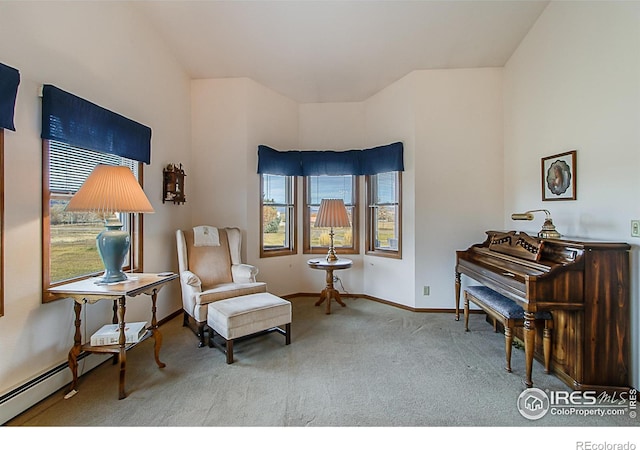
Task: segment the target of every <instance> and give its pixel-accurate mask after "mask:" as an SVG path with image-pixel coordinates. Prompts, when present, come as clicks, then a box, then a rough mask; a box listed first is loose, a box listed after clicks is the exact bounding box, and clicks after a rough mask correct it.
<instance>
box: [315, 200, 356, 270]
mask: <svg viewBox="0 0 640 450" xmlns="http://www.w3.org/2000/svg"><path fill="white" fill-rule="evenodd" d="M315 226H316V227H323V228H326V227H329V228H331V232H330V233H329V236H330V237H331V245H330V246H329V252H328V253H327V261H329V262H332V261H337V260H338V256H337V255H336V250H335V248H334V247H333V235H334V233H333V228H334V227H336V228H345V227H350V226H351V223H350V222H349V214H347V208H346V207H345V206H344V201H343V200H342V199H340V198H323V199H322V201H321V202H320V208H318V215H317V216H316V222H315Z"/></svg>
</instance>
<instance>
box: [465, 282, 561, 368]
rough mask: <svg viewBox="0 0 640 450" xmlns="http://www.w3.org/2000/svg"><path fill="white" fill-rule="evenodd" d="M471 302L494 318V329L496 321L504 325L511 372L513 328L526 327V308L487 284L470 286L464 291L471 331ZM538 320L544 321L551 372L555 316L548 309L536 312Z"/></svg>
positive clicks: (545, 350) (544, 337)
mask: <svg viewBox="0 0 640 450" xmlns="http://www.w3.org/2000/svg"><path fill="white" fill-rule="evenodd" d="M469 302H473V303H475V304H476V305H478V306H479V307H480V308H481V309H482V310H483V311H484V312H485V313H486V314H487V315H488V316H489V317H491V318H492V319H493V330H494V331H497V327H496V321H500V322H501V323H502V325H503V326H504V339H505V352H506V358H507V366H506V368H505V369H506V370H507V372H511V345H512V344H513V328H515V327H524V309H523V308H522V307H521V306H520V305H518V304H517V303H516V302H514V301H513V300H511V299H509V298H507V297H505V296H504V295H502V294H499V293H497V292H495V291H494V290H492V289H490V288H488V287H486V286H469V287H468V288H467V289H466V290H465V291H464V330H465V331H469ZM535 318H536V321H544V331H543V334H542V339H543V350H544V370H545V372H546V373H550V365H551V330H552V329H553V317H552V316H551V313H550V312H548V311H541V312H537V313H536V316H535Z"/></svg>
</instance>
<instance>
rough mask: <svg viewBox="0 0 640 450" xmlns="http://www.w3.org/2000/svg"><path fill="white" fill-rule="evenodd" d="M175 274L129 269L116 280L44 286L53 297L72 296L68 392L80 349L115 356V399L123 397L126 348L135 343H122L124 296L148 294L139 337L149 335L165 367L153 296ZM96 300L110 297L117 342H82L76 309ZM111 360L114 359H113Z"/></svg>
mask: <svg viewBox="0 0 640 450" xmlns="http://www.w3.org/2000/svg"><path fill="white" fill-rule="evenodd" d="M176 278H178V275H177V274H173V273H172V274H169V275H166V276H164V275H159V274H153V273H132V274H130V275H129V279H128V280H126V281H123V282H120V283H112V284H97V283H96V282H97V280H99V278H89V279H86V280H81V281H75V282H72V283H67V284H63V285H60V286H56V287H52V288H49V289H47V292H48V293H50V294H52V295H53V296H55V298H72V299H73V300H74V302H75V303H74V305H73V307H74V311H75V316H76V317H75V328H76V330H75V335H74V337H73V347H71V350H69V369H70V370H71V374H72V375H73V382H72V383H71V387H70V389H69V391H68V392H71V391H75V390H76V388H77V386H78V355H79V354H80V352H82V351H85V352H91V353H112V354H114V357H115V356H116V355H117V356H118V362H119V363H120V383H119V390H118V393H119V395H118V399H123V398H125V397H126V393H125V390H124V375H125V370H126V362H127V350H129V349H130V348H131V347H133V346H135V345H136V344H126V339H125V332H124V329H125V320H124V314H125V309H126V307H125V302H126V297H135V296H137V295H140V294H146V295H149V296H151V326H149V327H148V328H147V332H146V334H145V335H144V336H143V338H142V339H140V341H142V340H144V339H146V338H147V337H149V336H153V339H154V341H155V345H154V356H155V360H156V364H157V365H158V367H159V368H163V367H165V364H164V363H163V362H161V361H160V359H159V355H160V346H161V345H162V335H161V334H160V331H159V330H158V325H157V322H156V298H157V295H158V292H159V291H160V289H161V288H162V287H163V286H164V285H165V284H166V283H168V282H169V281H172V280H175V279H176ZM99 300H112V301H113V321H112V323H117V324H118V326H119V329H120V337H119V340H118V344H115V345H101V346H92V345H90V344H89V343H87V344H84V345H83V344H82V333H81V332H80V313H81V312H82V305H84V304H85V303H96V302H97V301H99ZM114 362H115V360H114Z"/></svg>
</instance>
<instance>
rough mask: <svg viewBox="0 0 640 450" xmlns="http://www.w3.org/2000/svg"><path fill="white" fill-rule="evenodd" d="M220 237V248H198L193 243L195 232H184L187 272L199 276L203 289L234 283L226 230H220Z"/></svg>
mask: <svg viewBox="0 0 640 450" xmlns="http://www.w3.org/2000/svg"><path fill="white" fill-rule="evenodd" d="M218 236H219V239H220V245H219V246H200V247H196V246H195V245H194V242H193V239H194V236H193V230H185V231H184V240H185V243H186V247H187V260H188V267H187V270H189V271H190V272H193V273H195V274H197V275H198V277H199V278H200V281H201V282H202V286H203V289H206V287H207V286H216V285H218V284H222V283H231V282H233V278H232V276H231V256H230V254H229V242H228V239H227V233H225V232H224V230H218Z"/></svg>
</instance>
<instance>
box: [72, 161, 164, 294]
mask: <svg viewBox="0 0 640 450" xmlns="http://www.w3.org/2000/svg"><path fill="white" fill-rule="evenodd" d="M65 210H66V211H90V212H95V213H103V214H105V217H106V218H105V227H106V229H105V230H103V231H102V232H101V233H100V234H99V235H98V236H97V238H96V242H97V246H98V253H99V254H100V258H101V259H102V263H103V264H104V268H105V272H104V276H103V277H102V278H101V279H100V280H99V282H100V283H117V282H120V281H124V280H126V279H127V275H126V274H125V273H124V272H123V270H122V266H123V265H124V261H125V258H126V256H127V252H128V251H129V246H130V239H131V238H130V236H129V233H128V232H127V231H123V230H122V223H121V222H120V219H119V217H118V213H152V212H154V211H153V207H152V206H151V203H150V202H149V199H147V196H146V195H145V193H144V191H143V190H142V187H141V186H140V184H139V183H138V180H136V178H135V176H134V175H133V172H131V169H129V168H128V167H125V166H108V165H104V164H98V165H97V166H96V167H95V169H93V172H91V174H90V175H89V177H88V178H87V179H86V180H85V182H84V183H83V184H82V186H81V187H80V189H79V190H78V192H76V193H75V195H74V196H73V197H72V198H71V200H70V201H69V203H68V204H67V206H66V208H65Z"/></svg>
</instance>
